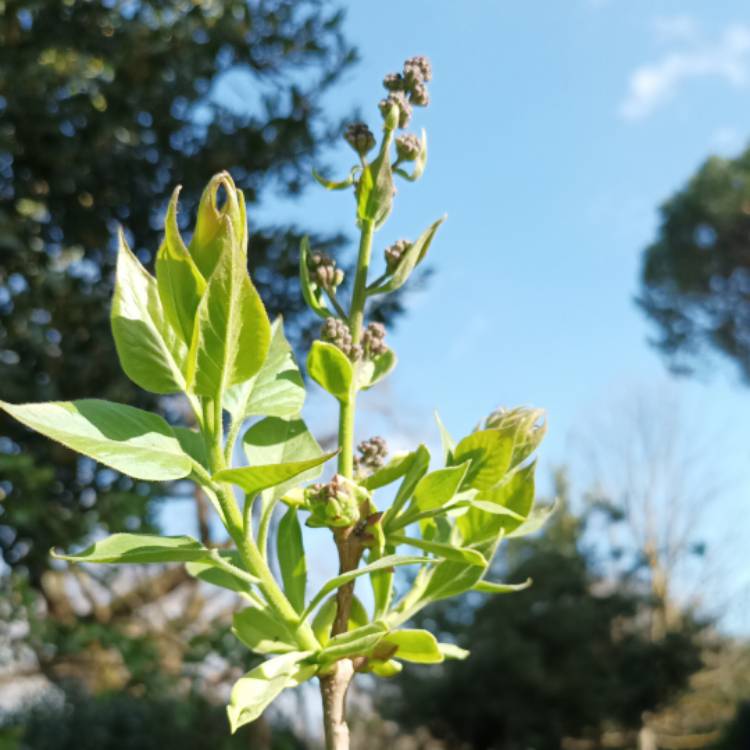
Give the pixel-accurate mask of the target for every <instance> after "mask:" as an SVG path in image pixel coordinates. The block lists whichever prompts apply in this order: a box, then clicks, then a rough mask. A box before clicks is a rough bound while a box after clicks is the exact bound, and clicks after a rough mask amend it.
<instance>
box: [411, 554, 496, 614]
mask: <svg viewBox="0 0 750 750" xmlns="http://www.w3.org/2000/svg"><path fill="white" fill-rule="evenodd" d="M484 571H485V568H483V567H481V566H480V565H466V563H459V562H453V561H452V560H447V561H445V562H441V563H440V564H439V565H437V566H436V567H435V569H434V570H433V571H432V573H431V574H430V580H429V582H428V584H427V587H426V588H425V591H424V594H422V597H421V599H422V601H423V602H425V603H427V602H435V601H438V600H439V599H447V598H448V597H451V596H457V595H458V594H462V593H463V592H464V591H468V590H469V589H471V588H472V587H473V586H474V585H475V584H476V583H477V581H478V580H479V579H480V578H481V577H482V575H484Z"/></svg>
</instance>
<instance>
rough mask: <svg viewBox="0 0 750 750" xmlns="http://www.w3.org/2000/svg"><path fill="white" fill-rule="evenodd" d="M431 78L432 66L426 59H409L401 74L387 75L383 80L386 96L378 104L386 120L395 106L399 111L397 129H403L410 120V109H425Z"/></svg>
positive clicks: (428, 101)
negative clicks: (428, 84) (413, 107)
mask: <svg viewBox="0 0 750 750" xmlns="http://www.w3.org/2000/svg"><path fill="white" fill-rule="evenodd" d="M431 78H432V66H431V65H430V61H429V60H428V59H427V58H426V57H410V58H409V59H408V60H407V61H406V62H405V63H404V68H403V71H402V72H401V73H389V74H388V75H387V76H386V77H385V78H384V79H383V86H384V87H385V89H386V90H387V91H388V96H387V97H386V98H385V99H383V100H382V101H381V102H380V111H381V113H382V115H383V117H384V118H387V116H388V113H389V111H390V109H391V107H392V106H393V105H394V104H395V105H396V106H397V107H398V109H399V119H398V127H399V128H405V127H406V126H407V125H408V124H409V120H410V119H411V107H412V105H414V106H415V107H426V106H427V105H428V104H429V103H430V95H429V92H428V91H427V83H428V82H429V81H430V79H431Z"/></svg>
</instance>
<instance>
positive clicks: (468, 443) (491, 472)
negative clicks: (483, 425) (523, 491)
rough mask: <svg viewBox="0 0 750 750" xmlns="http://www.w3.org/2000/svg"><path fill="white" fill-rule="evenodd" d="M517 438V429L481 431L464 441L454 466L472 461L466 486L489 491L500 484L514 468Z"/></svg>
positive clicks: (456, 455)
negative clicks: (512, 462) (514, 443)
mask: <svg viewBox="0 0 750 750" xmlns="http://www.w3.org/2000/svg"><path fill="white" fill-rule="evenodd" d="M514 439H515V431H514V430H480V431H479V432H472V433H471V435H468V436H467V437H465V438H464V439H463V440H461V441H460V442H459V444H458V445H457V446H456V449H455V450H454V451H453V463H454V464H462V463H464V462H465V461H471V466H470V467H469V473H468V475H467V477H466V486H467V487H473V488H476V489H478V490H488V489H490V488H491V487H494V486H495V485H496V484H497V483H498V482H500V481H501V480H502V478H503V477H504V476H505V474H506V472H507V471H508V468H509V467H510V459H511V456H512V454H513V442H514Z"/></svg>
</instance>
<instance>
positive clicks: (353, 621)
mask: <svg viewBox="0 0 750 750" xmlns="http://www.w3.org/2000/svg"><path fill="white" fill-rule="evenodd" d="M337 608H338V604H337V601H336V595H335V594H333V595H331V596H329V597H328V599H326V600H325V602H323V604H322V605H321V606H320V607H318V611H317V612H316V613H315V617H314V618H313V621H312V629H313V633H314V634H315V637H316V638H317V639H318V641H319V642H320V644H321V646H325V645H326V644H327V643H328V642H329V641H330V640H331V628H332V627H333V621H334V620H335V619H336V610H337ZM368 621H369V618H368V616H367V610H366V609H365V607H364V605H363V604H362V602H361V601H360V600H359V599H358V598H357V597H356V596H353V597H352V608H351V611H350V613H349V624H348V629H349V630H353V629H354V628H360V627H362V626H363V625H367V623H368Z"/></svg>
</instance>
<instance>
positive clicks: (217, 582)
mask: <svg viewBox="0 0 750 750" xmlns="http://www.w3.org/2000/svg"><path fill="white" fill-rule="evenodd" d="M221 557H222V558H223V559H224V560H225V561H226V562H228V563H230V564H232V565H234V566H235V567H236V566H237V563H238V562H239V561H238V559H237V557H238V554H237V552H236V551H222V552H221ZM185 570H186V571H187V573H188V575H190V576H192V577H193V578H198V579H199V580H201V581H205V582H206V583H210V584H211V585H212V586H219V587H220V588H224V589H228V590H229V591H236V592H237V593H238V594H243V593H246V592H247V591H248V588H249V585H250V579H251V578H254V576H251V575H250V573H246V572H244V571H243V572H242V577H240V576H239V575H233V574H232V573H231V572H230V571H229V570H227V569H226V568H225V567H217V563H216V560H214V559H213V558H211V559H207V560H200V561H197V562H188V563H185ZM256 580H257V579H256Z"/></svg>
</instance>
